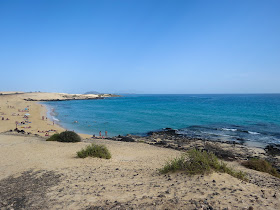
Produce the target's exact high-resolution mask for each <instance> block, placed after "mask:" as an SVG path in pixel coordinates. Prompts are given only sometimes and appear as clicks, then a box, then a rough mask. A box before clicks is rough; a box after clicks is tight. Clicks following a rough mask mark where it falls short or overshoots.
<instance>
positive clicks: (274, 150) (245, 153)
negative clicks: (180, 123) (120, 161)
mask: <svg viewBox="0 0 280 210" xmlns="http://www.w3.org/2000/svg"><path fill="white" fill-rule="evenodd" d="M111 139H112V140H116V141H125V142H143V143H147V144H150V145H155V146H159V147H164V148H171V149H175V150H179V151H187V150H190V149H192V148H196V149H199V150H206V151H210V152H213V153H214V154H215V155H216V156H217V157H219V158H220V159H223V160H227V161H242V160H248V159H251V158H262V159H265V160H267V161H268V162H270V163H271V164H272V165H273V166H274V167H275V168H277V169H278V171H279V172H280V145H277V144H270V145H267V146H266V147H265V148H256V147H249V146H246V145H244V144H242V143H238V142H235V141H213V140H207V139H198V138H192V137H188V136H184V135H181V134H177V133H176V130H175V129H172V128H166V129H163V130H161V131H154V132H149V133H147V136H135V135H127V136H116V137H113V138H111Z"/></svg>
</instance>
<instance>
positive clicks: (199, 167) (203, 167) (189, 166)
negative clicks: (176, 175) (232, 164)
mask: <svg viewBox="0 0 280 210" xmlns="http://www.w3.org/2000/svg"><path fill="white" fill-rule="evenodd" d="M170 171H171V172H175V171H184V172H186V173H187V174H189V175H194V174H209V173H211V172H212V171H217V172H222V173H228V174H230V175H231V176H234V177H237V178H239V179H242V180H246V175H245V173H243V172H241V171H239V172H236V171H234V170H233V169H231V168H229V167H227V165H226V164H225V163H224V162H222V161H220V162H219V160H218V158H217V157H216V156H215V155H214V154H213V153H210V152H206V151H200V150H196V149H192V150H189V151H188V152H186V153H184V154H182V155H181V156H180V157H177V158H175V159H172V160H169V161H167V162H166V164H165V165H164V167H163V168H161V169H160V172H161V173H168V172H170Z"/></svg>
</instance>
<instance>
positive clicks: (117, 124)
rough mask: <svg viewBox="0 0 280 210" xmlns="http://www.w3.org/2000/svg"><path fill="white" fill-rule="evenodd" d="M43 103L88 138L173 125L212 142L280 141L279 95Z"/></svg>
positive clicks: (143, 97) (60, 120) (136, 97)
mask: <svg viewBox="0 0 280 210" xmlns="http://www.w3.org/2000/svg"><path fill="white" fill-rule="evenodd" d="M44 104H46V105H47V106H48V107H49V109H50V110H51V115H52V116H53V117H54V119H55V120H57V122H58V123H59V124H61V125H62V126H63V127H65V128H67V129H69V130H75V131H77V132H81V133H87V134H95V135H97V134H98V133H99V131H101V132H102V134H103V135H104V132H105V130H107V131H108V135H109V136H116V135H119V134H120V135H125V134H139V135H143V134H145V133H147V132H149V131H154V130H159V129H162V128H166V127H170V128H174V129H179V130H178V133H181V134H185V135H188V136H193V137H201V138H207V139H213V140H215V139H220V140H235V141H240V142H243V141H256V142H263V143H280V94H263V95H261V94H252V95H124V96H123V97H119V98H107V99H104V100H83V101H59V102H45V103H44ZM74 121H78V123H74Z"/></svg>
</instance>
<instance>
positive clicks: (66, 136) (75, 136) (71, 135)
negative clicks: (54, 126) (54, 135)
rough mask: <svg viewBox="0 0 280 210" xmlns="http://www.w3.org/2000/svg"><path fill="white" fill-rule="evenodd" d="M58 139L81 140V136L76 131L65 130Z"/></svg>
mask: <svg viewBox="0 0 280 210" xmlns="http://www.w3.org/2000/svg"><path fill="white" fill-rule="evenodd" d="M58 141H60V142H80V141H81V137H80V136H79V135H78V134H76V133H75V132H74V131H64V132H62V133H60V134H59V138H58Z"/></svg>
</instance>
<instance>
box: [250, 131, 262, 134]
mask: <svg viewBox="0 0 280 210" xmlns="http://www.w3.org/2000/svg"><path fill="white" fill-rule="evenodd" d="M248 133H249V134H253V135H259V134H260V133H258V132H253V131H248Z"/></svg>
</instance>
